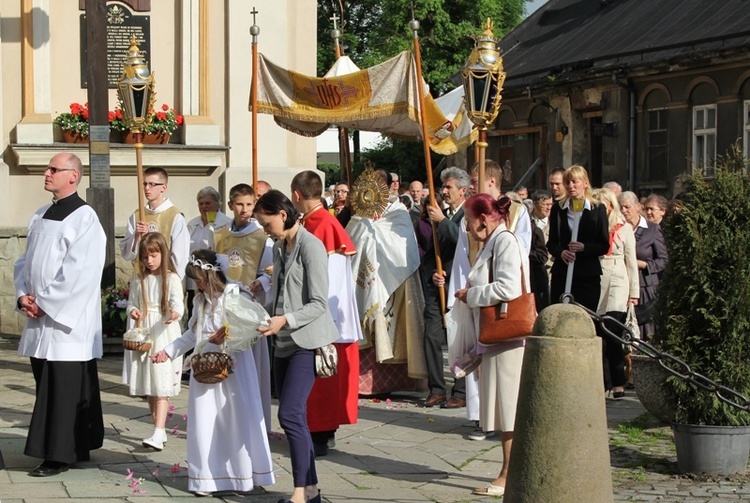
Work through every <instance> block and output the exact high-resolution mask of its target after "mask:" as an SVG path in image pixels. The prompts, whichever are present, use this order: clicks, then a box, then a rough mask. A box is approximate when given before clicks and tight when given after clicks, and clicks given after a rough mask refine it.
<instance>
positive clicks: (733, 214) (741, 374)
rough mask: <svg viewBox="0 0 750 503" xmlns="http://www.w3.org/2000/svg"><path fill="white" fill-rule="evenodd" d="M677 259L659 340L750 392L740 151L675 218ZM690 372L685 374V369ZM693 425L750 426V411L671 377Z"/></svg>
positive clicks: (749, 251)
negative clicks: (740, 408)
mask: <svg viewBox="0 0 750 503" xmlns="http://www.w3.org/2000/svg"><path fill="white" fill-rule="evenodd" d="M666 242H667V248H668V251H669V257H670V261H669V264H668V266H667V270H666V272H665V281H664V283H663V285H662V288H661V289H660V291H659V296H658V297H659V299H658V303H657V309H656V320H655V321H656V338H655V342H656V343H657V345H658V346H659V347H660V348H661V349H663V350H664V351H666V352H668V353H670V354H673V355H674V356H676V357H677V358H679V359H681V360H682V361H684V362H686V363H687V364H688V365H690V367H691V368H692V369H693V370H694V371H696V372H699V373H701V374H703V375H705V376H707V377H708V378H710V379H712V380H713V381H715V382H717V383H720V384H722V385H724V386H727V387H729V388H732V389H734V390H737V391H739V392H740V393H742V394H744V395H745V396H748V393H750V365H749V364H748V363H749V362H748V356H750V302H748V299H749V298H750V177H749V176H748V162H747V160H746V159H745V158H744V156H743V155H742V151H741V149H739V147H736V148H734V149H733V151H732V152H731V153H729V154H727V155H726V156H724V157H721V158H720V159H719V160H718V161H717V163H716V170H715V175H714V177H713V178H712V179H705V178H703V176H702V175H701V174H695V175H693V176H691V177H689V178H688V180H687V190H686V196H685V198H684V200H683V202H682V204H681V205H680V206H679V207H678V208H677V210H676V211H675V212H674V214H673V215H671V216H670V217H669V219H668V223H667V227H666ZM679 370H683V369H679ZM669 382H670V385H671V387H672V388H673V390H674V392H675V394H676V396H677V401H678V410H677V414H676V420H677V422H679V423H686V424H710V425H719V426H734V425H750V414H748V413H746V412H741V411H740V410H739V409H737V408H734V407H732V406H730V405H727V404H724V403H723V402H721V401H720V400H719V399H718V398H717V397H716V395H714V394H713V393H709V392H706V391H704V390H701V389H699V388H698V387H696V386H695V385H693V384H691V383H689V382H686V381H684V380H682V379H678V378H676V377H672V378H670V380H669Z"/></svg>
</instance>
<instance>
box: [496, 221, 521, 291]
mask: <svg viewBox="0 0 750 503" xmlns="http://www.w3.org/2000/svg"><path fill="white" fill-rule="evenodd" d="M504 232H510V234H511V235H512V236H513V237H514V238H516V243H517V244H518V252H519V253H520V255H521V295H526V294H527V293H528V292H526V280H525V279H524V277H525V276H524V273H523V252H522V250H523V246H521V242H520V241H519V240H518V236H516V235H515V233H513V232H511V231H509V230H507V229H506V230H504V231H500V233H499V234H498V236H499V235H500V234H502V233H504ZM495 239H497V236H496V237H495ZM494 258H495V250H494V243H493V250H492V254H490V283H492V282H493V281H495V263H494V261H493V260H494Z"/></svg>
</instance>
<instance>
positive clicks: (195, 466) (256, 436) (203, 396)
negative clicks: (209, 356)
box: [165, 293, 276, 492]
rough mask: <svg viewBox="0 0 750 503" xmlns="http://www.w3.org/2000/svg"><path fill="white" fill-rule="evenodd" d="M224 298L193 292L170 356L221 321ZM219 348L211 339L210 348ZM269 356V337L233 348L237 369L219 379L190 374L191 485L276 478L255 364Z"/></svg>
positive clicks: (231, 487)
mask: <svg viewBox="0 0 750 503" xmlns="http://www.w3.org/2000/svg"><path fill="white" fill-rule="evenodd" d="M222 309H223V307H222V300H221V297H219V298H216V299H204V296H203V294H202V293H198V294H196V296H195V301H194V307H193V316H192V317H191V318H190V321H189V322H188V330H187V331H186V332H185V333H184V334H182V336H181V337H180V338H179V339H177V340H176V341H174V342H173V343H172V344H170V345H168V346H167V347H166V348H165V350H166V352H167V354H169V356H170V358H175V357H177V356H180V355H183V354H184V353H185V352H186V351H187V350H188V349H191V348H192V347H194V346H195V344H196V343H197V342H199V341H201V340H203V339H206V338H208V337H209V336H210V335H211V334H212V333H214V332H216V331H217V330H218V329H219V328H221V327H222V326H223V324H222ZM219 350H220V348H219V347H218V346H215V345H213V344H208V345H207V347H206V351H219ZM256 353H257V354H256ZM263 353H265V355H266V356H265V361H268V347H267V346H266V344H265V338H261V340H260V341H259V342H258V343H257V344H256V345H255V346H253V348H252V349H248V350H246V351H242V352H239V353H232V358H233V359H234V367H233V373H232V374H230V376H229V377H227V378H226V379H225V380H224V381H222V382H220V383H217V384H202V383H199V382H198V381H196V380H195V379H194V378H193V377H192V375H191V377H190V395H189V398H188V427H187V437H188V455H187V457H188V490H190V491H201V492H216V491H251V490H252V489H253V487H254V486H255V485H260V486H268V485H272V484H273V483H275V481H276V479H275V476H274V474H273V464H272V462H271V451H270V448H269V445H268V437H267V435H266V424H265V418H264V416H263V410H262V406H261V405H260V404H261V396H260V386H259V383H258V372H257V370H256V363H255V362H256V359H258V360H262V358H263Z"/></svg>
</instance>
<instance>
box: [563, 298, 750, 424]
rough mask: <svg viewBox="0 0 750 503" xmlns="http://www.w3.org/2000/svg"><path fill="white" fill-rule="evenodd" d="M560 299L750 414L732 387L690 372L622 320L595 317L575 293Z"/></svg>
mask: <svg viewBox="0 0 750 503" xmlns="http://www.w3.org/2000/svg"><path fill="white" fill-rule="evenodd" d="M561 300H562V302H568V303H569V304H571V305H574V306H576V307H580V308H581V309H583V310H584V311H586V313H587V314H588V315H589V316H590V317H591V319H592V320H593V321H594V323H597V324H599V326H600V327H601V328H602V330H603V331H604V332H606V333H607V334H608V335H609V336H610V337H612V338H613V339H615V340H617V341H619V342H621V343H622V344H625V345H626V346H630V347H632V348H634V349H635V350H636V351H638V353H639V354H641V355H644V356H648V357H649V358H651V359H653V360H656V361H658V362H659V365H661V366H662V368H663V369H664V370H666V371H667V372H669V373H670V374H672V375H674V376H677V377H679V378H680V379H683V380H685V381H688V382H691V383H693V384H694V385H696V386H698V387H699V388H700V389H702V390H705V391H708V392H709V393H714V394H715V395H716V396H717V397H718V398H719V400H721V401H722V402H724V403H726V404H729V405H732V406H733V407H737V408H738V409H741V410H744V411H745V412H750V400H748V399H747V398H746V397H745V396H744V395H743V394H742V393H739V392H737V391H735V390H733V389H731V388H727V387H726V386H723V385H721V384H719V383H717V382H714V381H712V380H711V379H709V378H708V377H706V376H704V375H703V374H700V373H698V372H696V371H694V370H693V369H691V368H690V365H688V364H687V363H685V362H683V361H682V360H680V359H679V358H677V357H675V356H672V355H670V354H669V353H665V352H663V351H659V350H658V349H656V348H655V347H654V346H652V345H651V344H649V343H648V342H646V341H644V340H641V339H638V338H637V337H635V336H634V335H633V332H631V331H630V329H629V328H628V327H626V326H625V325H624V324H623V323H622V322H620V321H619V320H616V319H615V318H613V317H611V316H609V315H606V314H605V315H599V314H596V313H595V312H594V311H591V310H590V309H588V308H587V307H585V306H582V305H581V304H579V303H577V302H576V301H575V300H574V299H573V295H572V294H569V293H566V294H564V295H563V296H562V297H561ZM608 323H611V324H612V325H614V326H616V327H617V328H618V329H622V332H621V333H620V334H616V333H614V332H613V331H612V330H610V329H609V328H608V327H607V324H608Z"/></svg>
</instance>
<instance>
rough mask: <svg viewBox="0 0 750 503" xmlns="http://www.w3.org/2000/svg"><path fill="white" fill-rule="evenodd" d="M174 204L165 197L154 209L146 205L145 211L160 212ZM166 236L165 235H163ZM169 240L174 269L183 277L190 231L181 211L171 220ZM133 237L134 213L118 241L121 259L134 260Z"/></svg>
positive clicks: (188, 252) (135, 248)
mask: <svg viewBox="0 0 750 503" xmlns="http://www.w3.org/2000/svg"><path fill="white" fill-rule="evenodd" d="M172 206H174V204H172V201H170V200H169V199H165V200H164V202H163V203H161V204H160V205H159V207H158V208H156V209H151V208H150V207H149V205H148V204H147V205H146V213H149V214H156V213H162V212H164V211H166V210H168V209H169V208H171V207H172ZM165 237H166V236H165ZM169 238H170V239H171V241H169V240H168V241H167V243H170V247H169V250H170V252H171V255H172V260H173V261H174V266H175V269H176V270H177V274H178V275H179V276H180V279H182V278H184V277H185V267H186V266H187V263H188V259H190V233H189V232H188V228H187V222H186V221H185V217H184V216H182V214H181V213H179V214H177V215H175V217H174V220H173V221H172V231H171V232H170V234H169ZM134 239H135V214H132V215H130V217H128V228H127V231H126V232H125V237H124V238H122V239H121V240H120V242H119V245H120V252H121V253H122V258H123V260H131V261H132V260H135V256H136V254H137V251H138V243H137V242H136V243H135V244H133V240H134Z"/></svg>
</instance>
